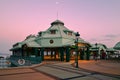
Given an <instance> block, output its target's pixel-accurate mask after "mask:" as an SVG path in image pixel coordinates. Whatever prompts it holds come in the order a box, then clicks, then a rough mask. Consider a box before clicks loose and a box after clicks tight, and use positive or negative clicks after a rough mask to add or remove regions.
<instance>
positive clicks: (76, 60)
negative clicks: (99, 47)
mask: <svg viewBox="0 0 120 80" xmlns="http://www.w3.org/2000/svg"><path fill="white" fill-rule="evenodd" d="M75 36H76V40H75V44H76V57H75V67H76V68H78V39H79V36H80V34H79V32H77V33H76V34H75Z"/></svg>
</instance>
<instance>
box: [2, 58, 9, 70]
mask: <svg viewBox="0 0 120 80" xmlns="http://www.w3.org/2000/svg"><path fill="white" fill-rule="evenodd" d="M10 65H11V64H10V61H9V60H6V59H5V58H1V59H0V68H8V67H10Z"/></svg>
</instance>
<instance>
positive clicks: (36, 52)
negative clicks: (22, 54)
mask: <svg viewBox="0 0 120 80" xmlns="http://www.w3.org/2000/svg"><path fill="white" fill-rule="evenodd" d="M34 50H35V51H34V52H35V56H36V57H37V56H38V49H37V48H34Z"/></svg>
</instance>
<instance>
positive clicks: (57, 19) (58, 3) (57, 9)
mask: <svg viewBox="0 0 120 80" xmlns="http://www.w3.org/2000/svg"><path fill="white" fill-rule="evenodd" d="M58 4H59V2H58V1H57V2H56V5H57V15H56V17H57V20H58Z"/></svg>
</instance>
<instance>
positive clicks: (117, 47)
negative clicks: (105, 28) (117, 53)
mask: <svg viewBox="0 0 120 80" xmlns="http://www.w3.org/2000/svg"><path fill="white" fill-rule="evenodd" d="M114 49H116V50H120V42H118V43H116V44H115V46H114Z"/></svg>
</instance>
